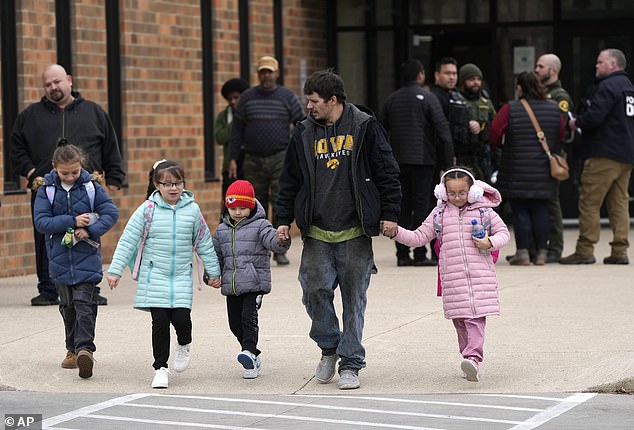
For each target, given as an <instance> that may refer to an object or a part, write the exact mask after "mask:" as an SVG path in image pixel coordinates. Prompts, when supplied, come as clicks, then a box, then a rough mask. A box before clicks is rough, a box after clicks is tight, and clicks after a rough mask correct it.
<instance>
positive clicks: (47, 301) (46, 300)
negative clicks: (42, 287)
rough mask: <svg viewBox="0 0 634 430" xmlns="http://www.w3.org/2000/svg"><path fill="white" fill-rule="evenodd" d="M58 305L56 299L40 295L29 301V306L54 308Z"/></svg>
mask: <svg viewBox="0 0 634 430" xmlns="http://www.w3.org/2000/svg"><path fill="white" fill-rule="evenodd" d="M54 305H59V300H58V299H57V297H51V296H47V295H45V294H42V293H40V295H38V296H37V297H33V298H32V299H31V306H54Z"/></svg>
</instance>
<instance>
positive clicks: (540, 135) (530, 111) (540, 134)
mask: <svg viewBox="0 0 634 430" xmlns="http://www.w3.org/2000/svg"><path fill="white" fill-rule="evenodd" d="M520 102H521V103H522V106H524V109H525V110H526V113H528V117H529V118H530V119H531V122H532V123H533V127H535V133H537V140H539V143H541V145H542V148H543V149H544V152H545V153H546V155H548V158H550V157H551V154H550V148H549V147H548V141H547V140H546V135H545V134H544V132H543V131H542V129H541V127H540V126H539V123H538V122H537V118H535V114H534V113H533V109H531V106H530V105H529V104H528V102H527V101H526V99H520Z"/></svg>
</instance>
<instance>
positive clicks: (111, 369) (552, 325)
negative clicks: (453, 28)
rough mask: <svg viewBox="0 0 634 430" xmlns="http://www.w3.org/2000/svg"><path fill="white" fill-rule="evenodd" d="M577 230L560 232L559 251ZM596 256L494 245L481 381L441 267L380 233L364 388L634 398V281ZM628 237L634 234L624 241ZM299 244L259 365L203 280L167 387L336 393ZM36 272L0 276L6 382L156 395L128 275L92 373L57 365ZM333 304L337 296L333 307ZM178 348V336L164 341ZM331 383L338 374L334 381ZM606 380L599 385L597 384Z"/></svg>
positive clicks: (266, 326)
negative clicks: (320, 374) (538, 260)
mask: <svg viewBox="0 0 634 430" xmlns="http://www.w3.org/2000/svg"><path fill="white" fill-rule="evenodd" d="M576 235H577V230H576V229H567V230H566V233H565V243H566V244H567V245H566V251H565V253H564V254H565V255H567V254H568V253H570V252H572V250H573V247H574V243H575V240H576ZM601 236H602V238H601V242H600V244H599V246H598V247H597V250H596V253H595V256H596V257H597V261H598V263H597V264H594V265H587V266H586V265H583V266H563V265H559V264H550V265H546V266H543V267H537V266H529V267H511V266H509V265H508V263H507V262H506V261H505V259H504V256H505V255H507V254H510V253H513V252H514V251H515V247H514V244H513V243H510V244H509V245H507V247H506V248H504V249H503V250H502V253H501V256H500V261H499V263H498V265H497V269H498V277H499V284H500V296H501V304H502V316H500V317H491V318H489V319H488V327H487V338H486V345H485V361H484V362H483V364H482V381H481V382H479V383H470V382H467V381H465V380H463V379H461V378H460V360H461V357H460V355H459V353H458V351H457V342H456V335H455V332H454V328H453V325H452V324H451V322H450V321H449V320H445V319H444V318H443V313H442V305H441V301H440V298H438V297H436V268H434V267H405V268H399V267H396V257H395V254H394V245H393V243H392V242H391V241H390V240H388V239H386V238H382V237H381V238H376V239H375V240H374V244H375V245H374V246H375V259H376V264H377V266H378V268H379V273H378V274H377V275H375V276H373V279H372V283H371V285H370V290H369V299H368V308H367V312H366V327H365V333H364V334H365V336H364V337H365V340H364V345H365V347H366V350H367V368H366V369H364V370H362V372H361V373H360V378H361V384H362V386H361V389H360V390H358V391H356V392H357V393H364V394H401V393H405V394H424V393H549V392H570V391H584V390H588V389H593V387H594V389H597V388H596V387H599V386H601V387H599V388H600V389H601V390H604V391H612V392H614V391H628V390H632V391H630V392H634V379H633V378H632V377H633V376H634V280H633V276H632V275H633V274H634V271H633V270H632V266H607V265H603V264H601V261H602V259H603V257H605V256H607V255H609V245H608V241H609V239H610V238H611V232H610V231H608V230H607V229H604V230H603V231H602V235H601ZM630 241H631V242H633V243H634V235H633V236H631V237H630ZM300 253H301V243H300V241H299V240H295V242H294V244H293V246H292V247H291V251H290V252H289V258H290V260H291V264H290V265H289V266H285V267H277V266H275V264H273V266H272V271H273V282H274V283H273V292H272V293H271V294H270V295H268V296H266V297H265V298H264V303H263V307H262V309H261V312H260V344H259V347H260V349H261V350H262V355H261V358H262V363H263V370H262V372H261V374H260V377H259V378H257V379H256V380H243V379H242V368H241V366H240V365H239V364H238V362H237V361H236V360H235V355H236V354H237V353H238V352H239V349H240V348H239V344H238V343H237V341H236V340H235V339H234V338H233V336H232V334H231V333H230V331H229V328H228V324H227V318H226V310H225V301H224V298H223V297H222V296H220V294H219V292H218V291H217V290H213V289H211V288H209V287H205V289H204V290H203V291H200V292H196V294H195V296H194V297H195V298H194V309H193V311H192V318H193V325H194V329H193V330H194V331H193V337H194V341H193V348H192V362H191V366H190V368H189V369H188V370H187V371H186V372H184V373H182V374H176V373H172V375H171V376H170V388H169V392H170V393H190V394H197V393H200V394H227V395H228V394H233V395H235V394H238V395H239V394H247V393H248V394H292V393H301V394H336V393H341V392H340V391H339V390H337V387H336V384H335V383H334V382H333V383H331V384H326V385H322V384H318V383H317V382H316V381H315V380H314V379H313V372H314V369H315V366H316V364H317V362H318V360H319V357H320V351H319V350H318V348H317V347H316V345H315V344H314V343H313V342H312V340H310V338H309V337H308V331H309V319H308V316H307V315H306V313H305V310H304V307H303V305H302V304H301V292H300V287H299V284H298V282H297V270H298V265H299V259H300ZM35 284H36V278H35V276H34V275H32V276H25V277H17V278H3V279H0V327H1V328H2V329H1V331H0V390H6V389H18V390H32V391H43V392H70V393H73V392H92V393H106V392H107V393H135V392H145V391H148V390H151V388H150V382H151V380H152V376H153V369H152V367H151V364H152V349H151V335H150V331H151V320H150V315H149V314H148V313H145V312H142V311H137V310H134V309H132V302H133V296H134V288H135V284H134V282H133V281H132V280H131V279H130V277H129V274H126V275H124V278H123V280H122V283H121V285H120V287H119V288H118V289H117V290H115V291H109V290H107V288H104V289H103V290H102V294H104V295H106V296H107V297H108V298H109V305H108V306H105V307H100V308H99V316H98V319H97V337H96V340H95V342H96V344H97V348H98V350H97V352H96V353H95V358H96V360H97V362H96V364H95V369H94V376H93V378H91V379H88V380H82V379H80V378H79V376H78V374H77V371H76V370H65V369H62V368H61V367H60V363H61V360H62V359H63V358H64V355H65V348H64V329H63V325H62V321H61V317H60V315H59V312H58V310H57V307H55V306H47V307H31V306H30V302H29V299H30V298H31V297H32V296H34V295H35V293H36V289H35ZM337 305H339V303H337ZM172 342H173V343H174V342H175V336H172ZM335 381H336V378H335ZM603 384H607V385H603Z"/></svg>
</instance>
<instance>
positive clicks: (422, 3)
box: [409, 0, 489, 25]
mask: <svg viewBox="0 0 634 430" xmlns="http://www.w3.org/2000/svg"><path fill="white" fill-rule="evenodd" d="M409 9H410V24H413V25H420V24H465V23H486V22H489V0H471V1H467V0H443V1H438V0H412V1H411V2H410V8H409Z"/></svg>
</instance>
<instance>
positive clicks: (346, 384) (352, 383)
mask: <svg viewBox="0 0 634 430" xmlns="http://www.w3.org/2000/svg"><path fill="white" fill-rule="evenodd" d="M337 386H338V387H339V389H340V390H354V389H355V388H359V387H360V386H361V383H360V382H359V374H358V372H357V371H356V370H352V369H344V370H342V371H341V372H339V382H337Z"/></svg>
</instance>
